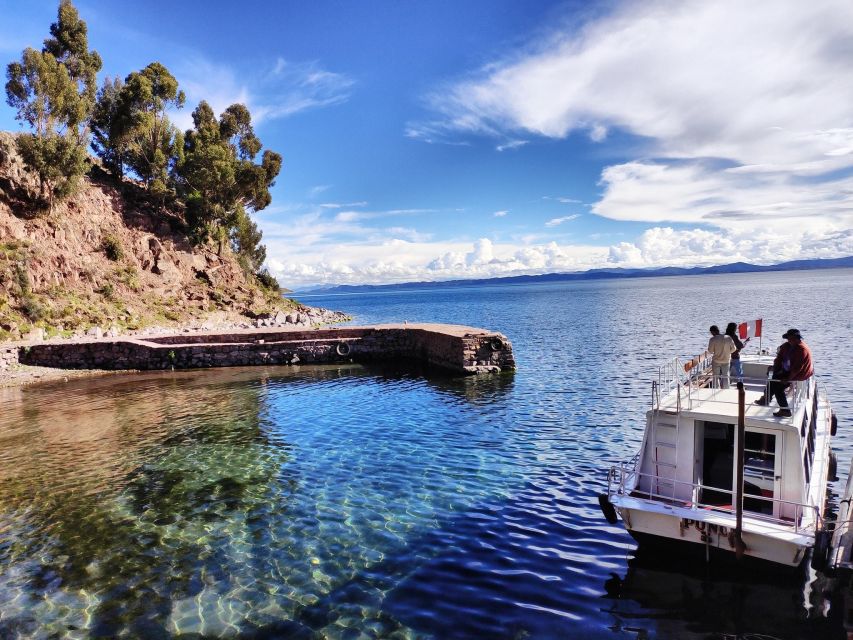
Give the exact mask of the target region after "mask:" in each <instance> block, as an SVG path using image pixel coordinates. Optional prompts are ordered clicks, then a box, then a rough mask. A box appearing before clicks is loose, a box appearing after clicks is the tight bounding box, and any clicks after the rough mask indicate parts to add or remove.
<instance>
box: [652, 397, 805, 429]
mask: <svg viewBox="0 0 853 640" xmlns="http://www.w3.org/2000/svg"><path fill="white" fill-rule="evenodd" d="M762 391H763V387H759V388H757V389H751V388H747V389H746V394H745V395H746V397H745V403H746V406H745V415H744V418H745V424H746V425H748V426H752V427H763V428H771V429H776V430H781V431H795V432H797V433H799V425H800V423H801V422H802V419H803V416H802V411H803V407H802V406H799V407H798V406H795V405H792V406H791V407H790V408H791V413H792V416H791V417H789V418H788V417H782V418H777V417H775V416H774V415H773V413H774V412H775V411H777V410H778V409H779V408H778V407H777V406H775V403H773V405H771V406H762V405H757V404H755V401H756V400H758V399H759V398H760V397H761V395H762ZM681 402H682V404H681V411H680V415H681V416H683V417H687V418H693V419H695V420H704V421H707V422H726V423H736V422H737V419H738V391H737V389H736V388H735V387H730V388H728V389H712V388H700V389H694V390H693V391H692V394H691V404H690V406H689V407H685V406H684V397H683V396H682V399H681ZM659 409H660V411H661V412H662V413H666V414H672V415H675V414H676V413H679V411H678V398H677V393H676V392H672V393H670V394H668V395H666V396H665V397H663V398H661V403H660V408H659Z"/></svg>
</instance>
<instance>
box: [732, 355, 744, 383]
mask: <svg viewBox="0 0 853 640" xmlns="http://www.w3.org/2000/svg"><path fill="white" fill-rule="evenodd" d="M732 377H733V378H734V379H735V380H738V381H739V382H743V363H742V362H741V361H740V360H732Z"/></svg>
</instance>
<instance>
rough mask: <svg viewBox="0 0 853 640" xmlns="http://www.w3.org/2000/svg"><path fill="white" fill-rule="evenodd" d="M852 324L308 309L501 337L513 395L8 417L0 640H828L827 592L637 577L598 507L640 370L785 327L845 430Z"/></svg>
mask: <svg viewBox="0 0 853 640" xmlns="http://www.w3.org/2000/svg"><path fill="white" fill-rule="evenodd" d="M844 273H847V272H844ZM798 278H799V279H798ZM700 285H701V286H700ZM697 292H701V297H702V299H704V300H715V301H720V302H719V304H720V305H725V304H728V305H730V306H729V307H726V308H725V309H720V310H717V311H714V312H709V311H708V309H707V305H706V304H702V305H700V304H695V305H693V304H685V300H691V299H696V296H697V295H698V293H697ZM783 294H784V295H783ZM806 295H808V296H811V297H810V298H809V299H810V301H811V303H810V305H811V308H812V309H813V311H814V313H815V314H817V317H820V318H823V319H825V321H823V322H821V323H813V324H812V325H811V326H809V325H808V324H807V323H806V322H804V321H803V319H802V308H801V305H799V304H798V303H797V300H798V299H800V300H801V299H802V297H803V296H806ZM691 296H692V297H691ZM745 300H749V303H750V304H749V307H748V308H747V307H746V306H744V305H743V303H742V301H745ZM851 300H853V284H852V283H851V278H850V277H849V273H847V276H846V279H844V278H842V277H839V275H838V273H836V272H831V273H828V274H823V275H820V274H799V275H798V276H797V277H796V278H795V277H794V276H792V275H791V274H761V275H759V276H754V275H750V276H748V277H743V278H739V279H735V280H734V281H730V280H728V279H722V278H714V277H705V278H697V279H689V278H688V279H671V280H669V281H663V282H657V283H655V282H643V283H636V282H631V283H592V284H591V283H578V284H576V285H571V286H565V285H563V286H550V287H544V288H541V289H537V288H535V287H533V288H523V289H520V288H509V287H508V288H499V289H492V290H489V291H486V292H479V293H478V292H476V291H475V292H471V291H457V292H446V291H442V292H438V293H435V294H424V293H417V294H411V295H408V296H407V295H395V296H389V297H386V298H383V297H382V296H364V297H359V296H351V297H349V298H347V299H346V300H341V299H337V300H331V301H325V300H324V301H322V304H323V305H324V306H331V307H340V308H346V309H347V310H350V311H353V312H354V313H356V314H357V315H360V316H361V317H359V318H358V320H360V321H363V322H370V321H372V320H379V319H383V320H389V321H394V320H406V319H408V320H410V321H414V320H420V319H423V320H431V319H434V320H444V321H455V322H464V323H467V324H473V325H480V326H487V327H489V328H493V329H497V330H500V331H502V332H504V333H506V334H507V335H508V336H509V337H510V338H511V339H512V341H513V345H514V348H515V351H516V356H517V359H518V361H519V364H520V369H519V371H518V372H517V373H516V374H514V375H513V374H498V375H489V376H482V377H476V378H447V377H424V376H423V375H421V373H422V372H420V371H418V370H413V369H408V368H405V367H386V368H374V367H371V368H365V367H361V366H356V365H352V366H347V367H306V368H294V367H271V368H254V369H225V370H206V371H197V372H192V371H190V372H168V373H151V374H145V375H139V376H111V377H107V378H98V379H89V380H74V381H72V382H69V383H67V384H64V385H51V386H44V387H32V388H26V389H13V390H0V409H2V410H0V638H7V637H10V638H18V637H20V638H66V637H67V638H86V637H133V638H136V637H145V638H162V637H173V636H181V635H184V636H187V637H241V638H249V637H270V638H282V637H284V638H320V637H326V638H430V637H432V638H442V639H443V638H473V637H487V638H512V639H516V638H517V639H521V638H548V639H550V638H574V637H578V638H685V637H686V638H714V639H716V638H719V639H720V640H722V639H723V638H726V639H729V638H743V639H747V638H758V637H765V638H781V639H788V638H792V639H793V638H836V637H843V631H842V626H841V622H840V620H839V619H838V615H837V611H838V609H839V608H838V607H834V606H833V603H832V602H831V601H830V600H828V599H827V598H826V597H825V596H824V594H823V592H824V590H825V588H826V581H825V579H823V578H822V577H820V576H814V575H808V576H800V578H794V579H792V580H789V581H787V582H785V581H781V580H778V579H776V578H773V579H765V578H763V577H760V576H755V575H752V574H750V575H747V576H737V575H720V574H715V575H707V574H705V568H704V567H701V568H699V570H698V572H697V571H695V570H694V571H689V570H687V568H686V567H684V566H680V565H679V564H670V565H665V564H662V563H661V562H659V560H660V559H659V558H658V559H656V561H655V562H652V563H649V562H648V561H647V559H641V558H639V557H638V558H635V557H634V543H633V541H632V540H631V539H630V538H629V537H628V536H627V534H626V533H625V531H624V529H622V528H621V527H620V526H610V525H608V524H607V523H606V521H605V520H604V519H603V518H602V516H601V514H600V511H599V508H598V504H597V500H596V495H597V494H598V493H599V492H601V491H602V490H603V489H604V487H605V482H606V480H605V478H606V475H605V470H606V468H607V466H608V465H609V464H610V463H611V462H613V461H615V460H619V459H622V458H625V457H628V456H630V455H631V454H632V453H633V452H634V451H635V450H636V448H637V446H638V445H639V442H640V439H641V438H642V432H643V428H642V427H643V424H642V415H643V411H644V410H645V408H646V406H647V404H648V383H647V380H648V379H649V377H650V372H651V371H652V367H653V366H654V365H655V364H656V363H659V362H660V360H661V359H662V357H664V356H667V355H669V354H671V353H687V354H691V353H693V352H695V351H697V350H698V349H700V348H701V347H703V346H704V344H706V342H707V341H706V339H705V337H706V336H705V328H706V326H707V325H708V324H709V316H710V321H714V322H717V323H719V322H723V321H724V320H725V321H727V320H728V319H738V320H739V319H746V318H751V317H753V315H756V314H754V313H753V311H754V308H756V307H757V308H760V309H762V310H768V309H769V310H770V312H769V313H767V312H766V313H764V314H763V315H764V317H765V323H766V325H767V326H771V327H776V326H778V327H783V329H782V330H784V328H787V326H788V325H792V326H796V325H799V326H800V328H801V329H802V330H803V331H804V333H805V334H806V336H807V341H808V342H809V344H810V346H811V347H812V350H813V352H814V353H815V356H816V359H817V360H818V363H819V364H818V367H819V371H820V373H821V374H824V372H825V373H827V374H830V375H828V376H826V379H827V381H828V384H829V385H830V397H831V398H832V400H833V402H834V406H835V408H836V410H837V411H838V413H839V415H840V416H841V417H842V424H844V422H843V419H844V417H845V416H849V415H850V414H851V413H853V391H851V386H850V384H849V382H850V380H851V377H850V369H849V364H848V360H849V354H847V353H845V352H842V350H839V349H837V348H836V346H837V345H838V344H843V343H844V340H849V333H850V326H849V325H850V318H851V315H853V314H851V313H850V308H849V305H850V301H851ZM673 309H678V310H679V313H673V312H672V310H673ZM419 313H423V314H424V315H422V316H420V317H419V316H418V314H419ZM369 314H375V315H374V316H373V317H371V316H370V315H369ZM771 314H772V315H771ZM795 320H796V321H795ZM696 327H699V329H696ZM691 332H693V333H695V334H696V335H695V338H691V337H690V336H691ZM685 336H686V337H685ZM851 442H853V441H851V437H850V434H849V432H848V431H846V430H844V429H843V427H842V430H841V431H840V433H839V437H838V438H837V439H836V450H837V451H838V453H839V468H840V469H846V468H847V464H848V463H849V458H850V452H851V449H853V446H851ZM835 488H836V489H838V487H835Z"/></svg>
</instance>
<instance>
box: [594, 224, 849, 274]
mask: <svg viewBox="0 0 853 640" xmlns="http://www.w3.org/2000/svg"><path fill="white" fill-rule="evenodd" d="M847 255H853V230H851V229H846V230H841V231H830V232H826V231H824V230H816V231H815V230H803V231H801V232H800V233H798V234H796V235H795V236H789V235H786V234H783V235H780V234H778V233H775V232H774V231H773V230H767V231H763V232H756V231H754V230H737V229H735V230H732V231H718V230H707V229H684V230H675V229H673V228H671V227H654V228H652V229H648V230H647V231H645V232H644V233H643V234H641V235H640V237H639V238H638V239H637V240H636V241H634V242H620V243H618V244H615V245H613V246H611V247H610V249H609V252H608V257H607V262H608V263H610V264H616V265H619V266H630V267H651V266H697V265H698V266H703V265H704V266H709V265H715V264H725V263H729V262H739V261H743V262H751V263H757V264H775V263H778V262H785V261H788V260H798V259H803V258H837V257H840V256H847Z"/></svg>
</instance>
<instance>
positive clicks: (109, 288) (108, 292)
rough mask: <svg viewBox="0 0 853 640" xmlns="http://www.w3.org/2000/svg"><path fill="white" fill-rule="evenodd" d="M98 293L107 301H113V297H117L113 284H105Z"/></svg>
mask: <svg viewBox="0 0 853 640" xmlns="http://www.w3.org/2000/svg"><path fill="white" fill-rule="evenodd" d="M98 293H100V294H101V295H102V296H104V298H106V299H107V300H112V299H113V296H115V288H114V287H113V284H112V282H105V283H104V284H102V285H101V286H100V288H99V289H98Z"/></svg>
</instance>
